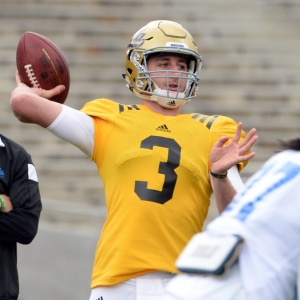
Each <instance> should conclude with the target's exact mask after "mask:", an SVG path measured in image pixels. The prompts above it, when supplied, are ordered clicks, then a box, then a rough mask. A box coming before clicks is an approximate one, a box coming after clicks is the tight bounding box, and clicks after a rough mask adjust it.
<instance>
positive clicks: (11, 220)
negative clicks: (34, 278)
mask: <svg viewBox="0 0 300 300" xmlns="http://www.w3.org/2000/svg"><path fill="white" fill-rule="evenodd" d="M41 210H42V202H41V197H40V191H39V185H38V178H37V174H36V171H35V167H34V165H33V163H32V160H31V156H30V155H29V154H28V153H27V152H26V150H25V149H24V148H23V147H22V146H20V145H18V144H17V143H15V142H14V141H12V140H10V139H8V138H6V137H5V136H3V135H1V134H0V300H15V299H18V296H19V278H18V269H17V243H20V244H29V243H31V241H32V240H33V239H34V237H35V236H36V233H37V230H38V223H39V218H40V213H41Z"/></svg>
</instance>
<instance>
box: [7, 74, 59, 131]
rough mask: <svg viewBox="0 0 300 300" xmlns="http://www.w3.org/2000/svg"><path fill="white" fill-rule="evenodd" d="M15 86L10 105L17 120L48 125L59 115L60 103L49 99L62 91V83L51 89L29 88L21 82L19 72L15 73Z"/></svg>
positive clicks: (43, 125)
mask: <svg viewBox="0 0 300 300" xmlns="http://www.w3.org/2000/svg"><path fill="white" fill-rule="evenodd" d="M16 83H17V87H16V88H15V89H14V90H13V91H12V93H11V98H10V107H11V109H12V111H13V113H14V115H15V116H16V117H17V118H18V119H19V121H21V122H24V123H35V124H38V125H40V126H42V127H45V128H46V127H48V126H49V125H50V124H52V123H53V121H54V120H55V119H56V118H57V117H58V116H59V114H60V113H61V111H62V104H60V103H57V102H54V101H49V100H48V99H50V98H52V97H53V96H56V95H59V94H60V93H61V92H63V91H64V89H65V87H64V86H63V85H59V86H56V87H55V88H54V89H51V90H43V89H40V88H30V87H28V86H27V85H26V84H24V83H22V82H21V80H20V77H19V74H18V73H16Z"/></svg>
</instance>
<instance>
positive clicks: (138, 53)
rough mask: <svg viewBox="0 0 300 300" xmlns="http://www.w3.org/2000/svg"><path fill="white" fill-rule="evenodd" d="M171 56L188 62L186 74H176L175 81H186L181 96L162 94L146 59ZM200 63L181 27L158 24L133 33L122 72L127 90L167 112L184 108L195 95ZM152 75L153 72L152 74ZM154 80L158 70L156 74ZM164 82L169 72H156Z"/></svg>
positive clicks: (156, 22)
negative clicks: (167, 109) (176, 79)
mask: <svg viewBox="0 0 300 300" xmlns="http://www.w3.org/2000/svg"><path fill="white" fill-rule="evenodd" d="M164 53H173V54H177V55H183V56H184V57H185V58H187V61H188V71H187V72H183V71H178V72H177V71H176V74H177V75H176V78H178V79H187V84H186V88H185V91H184V92H180V91H179V88H180V85H179V86H178V89H177V91H170V90H168V89H167V90H162V89H160V88H158V86H157V85H156V84H155V83H154V82H153V80H152V79H151V72H150V71H149V70H148V68H147V59H148V58H149V56H151V55H153V54H164ZM201 66H202V59H201V56H200V55H199V53H198V49H197V46H196V43H195V42H194V40H193V37H192V36H191V35H190V34H189V32H188V31H187V30H185V29H184V28H183V27H182V26H181V25H180V24H178V23H175V22H172V21H166V20H159V21H152V22H150V23H148V24H147V25H146V26H144V27H143V28H141V29H140V30H139V31H138V32H136V33H135V34H134V35H133V37H132V39H131V40H130V43H129V45H128V46H127V51H126V58H125V69H126V70H125V71H126V73H125V74H123V77H124V79H125V80H126V82H127V87H128V88H129V89H130V91H132V92H133V93H134V94H135V95H136V96H138V97H140V98H142V99H147V100H151V101H155V102H157V103H159V104H160V105H161V106H163V107H166V108H176V107H179V106H181V105H184V104H186V103H187V102H189V101H190V100H191V99H192V98H194V97H195V96H196V94H197V90H198V84H199V80H200V70H201ZM152 73H153V72H152ZM155 73H156V75H155V77H157V73H158V72H157V70H156V71H155ZM159 73H161V76H159V77H164V78H166V79H167V82H168V80H169V79H170V78H174V77H175V76H174V75H173V76H171V75H170V74H169V73H170V72H169V71H165V70H161V71H159Z"/></svg>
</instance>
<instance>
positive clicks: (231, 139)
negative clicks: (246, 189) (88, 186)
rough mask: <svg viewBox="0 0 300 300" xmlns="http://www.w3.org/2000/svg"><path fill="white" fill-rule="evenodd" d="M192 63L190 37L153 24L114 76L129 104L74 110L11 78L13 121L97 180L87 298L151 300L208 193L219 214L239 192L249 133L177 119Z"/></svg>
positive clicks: (198, 220) (196, 59)
mask: <svg viewBox="0 0 300 300" xmlns="http://www.w3.org/2000/svg"><path fill="white" fill-rule="evenodd" d="M201 65H202V59H201V57H200V55H199V53H198V49H197V46H196V43H195V41H194V40H193V38H192V36H191V35H190V33H189V32H188V31H187V30H186V29H184V28H183V27H182V26H181V25H180V24H178V23H175V22H172V21H167V20H159V21H153V22H150V23H148V24H147V25H146V26H144V27H143V28H141V29H140V30H138V32H137V33H135V34H134V35H133V37H132V39H131V40H130V42H129V44H128V46H127V49H126V53H125V73H124V74H123V77H124V79H125V80H126V82H127V87H128V88H129V90H130V91H131V92H132V93H133V94H134V95H136V96H138V97H139V98H140V99H141V101H140V103H139V104H134V105H124V104H120V103H118V102H115V101H112V100H109V99H96V100H94V101H91V102H87V103H86V104H85V105H84V106H83V108H82V109H81V110H80V111H78V110H75V109H73V108H71V107H68V106H66V105H61V104H59V103H55V102H52V101H48V100H47V99H50V98H51V97H53V96H54V95H57V94H59V93H60V92H62V91H63V90H64V87H63V86H58V87H56V88H54V89H52V90H48V91H46V90H41V89H37V88H29V87H28V86H26V85H24V84H22V83H21V82H20V78H19V77H18V74H17V76H16V80H17V87H16V88H15V90H14V91H13V92H12V95H11V108H12V110H13V111H14V113H15V115H16V116H17V117H18V118H19V120H20V121H22V122H30V123H36V124H39V125H40V126H42V127H45V128H47V129H48V130H49V131H50V132H52V133H53V134H55V135H57V136H58V137H60V138H62V139H64V140H66V141H68V142H70V143H72V144H74V145H75V146H77V147H78V148H80V149H81V150H82V151H83V152H84V153H85V154H86V155H87V156H88V158H89V159H91V160H93V161H94V162H95V163H96V164H97V168H98V170H99V175H100V177H101V178H102V180H103V182H104V187H105V195H106V203H107V208H108V215H107V220H106V222H105V224H104V227H103V228H102V233H101V238H100V240H99V243H98V246H97V250H96V255H95V262H94V267H93V272H92V283H91V287H92V293H91V297H90V300H96V299H99V298H100V299H101V297H102V298H103V299H105V300H108V299H113V300H116V299H122V300H124V299H135V298H130V297H131V296H130V295H132V294H138V295H144V297H150V298H151V299H154V298H153V297H155V296H157V297H161V296H162V295H163V294H164V287H165V286H166V284H167V282H168V281H169V280H170V279H171V278H173V277H174V274H175V273H177V269H176V267H175V265H174V263H175V260H176V258H177V257H178V255H179V254H180V252H181V251H182V249H183V247H184V246H185V245H186V244H187V242H188V241H189V240H190V238H191V237H192V236H193V235H194V234H195V233H197V232H199V231H201V229H202V226H203V222H204V220H205V218H206V216H207V213H208V208H209V205H210V197H211V195H212V193H213V192H214V193H215V197H216V201H217V206H218V209H219V210H220V211H222V210H223V209H224V208H225V207H226V205H227V204H228V203H230V202H231V199H232V197H233V195H234V194H235V193H236V189H239V188H240V186H242V185H243V183H242V180H241V178H240V176H239V172H240V171H241V170H242V169H243V168H244V167H245V166H246V164H247V162H248V160H249V159H251V158H252V157H253V156H254V155H255V153H254V152H251V151H250V148H251V147H252V145H253V144H254V143H255V142H256V140H257V136H256V130H255V129H254V128H253V129H251V130H250V131H249V133H248V134H247V135H246V133H245V132H244V131H243V130H242V123H236V122H235V121H234V120H232V119H231V118H228V117H224V116H218V115H216V116H207V115H203V114H201V113H189V114H181V113H180V107H181V106H182V105H185V104H186V103H188V102H189V101H190V100H191V99H193V98H195V97H196V94H197V89H198V83H199V76H200V69H201ZM227 174H228V176H227ZM141 297H142V296H141ZM139 299H142V298H139ZM145 299H146V298H145ZM147 299H148V298H147Z"/></svg>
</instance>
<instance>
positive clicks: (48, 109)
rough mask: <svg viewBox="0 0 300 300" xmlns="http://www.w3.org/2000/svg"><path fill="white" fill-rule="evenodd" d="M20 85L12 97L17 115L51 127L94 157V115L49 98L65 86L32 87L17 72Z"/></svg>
mask: <svg viewBox="0 0 300 300" xmlns="http://www.w3.org/2000/svg"><path fill="white" fill-rule="evenodd" d="M16 82H17V87H16V88H15V89H14V90H13V92H12V94H11V98H10V106H11V109H12V110H13V112H14V114H15V116H16V117H17V118H18V119H19V120H20V121H21V122H24V123H35V124H38V125H40V126H42V127H44V128H47V129H48V130H49V131H50V132H51V133H53V134H54V135H56V136H58V137H59V138H61V139H63V140H65V141H67V142H69V143H71V144H73V145H74V146H76V147H78V148H79V149H80V150H81V151H82V152H84V153H85V154H86V155H87V156H88V157H91V155H92V152H93V146H94V123H93V120H92V118H91V117H90V116H88V115H86V114H84V113H83V112H81V111H78V110H76V109H73V108H71V107H68V106H66V105H63V104H60V103H57V102H54V101H50V100H48V99H50V98H52V97H53V96H56V95H58V94H60V93H61V92H62V91H63V90H64V86H63V85H60V86H57V87H55V88H54V89H52V90H42V89H39V88H30V87H28V86H27V85H25V84H24V83H22V82H21V80H20V77H19V75H18V73H17V74H16Z"/></svg>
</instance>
